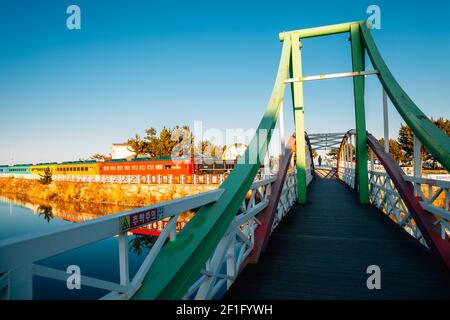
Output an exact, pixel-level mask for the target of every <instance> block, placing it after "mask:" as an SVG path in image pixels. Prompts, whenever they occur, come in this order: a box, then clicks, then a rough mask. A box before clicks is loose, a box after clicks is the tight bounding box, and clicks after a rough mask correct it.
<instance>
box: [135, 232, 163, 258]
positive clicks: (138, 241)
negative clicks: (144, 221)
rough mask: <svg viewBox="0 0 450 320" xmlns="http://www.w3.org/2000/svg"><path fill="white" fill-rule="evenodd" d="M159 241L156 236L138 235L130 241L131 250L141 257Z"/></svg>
mask: <svg viewBox="0 0 450 320" xmlns="http://www.w3.org/2000/svg"><path fill="white" fill-rule="evenodd" d="M157 239H158V237H156V236H147V235H136V236H135V237H134V238H132V239H131V240H130V250H131V251H132V252H134V253H135V254H137V255H138V256H140V255H141V254H142V253H143V252H148V250H150V249H151V247H152V246H153V245H154V244H155V242H156V240H157Z"/></svg>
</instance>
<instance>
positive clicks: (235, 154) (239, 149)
mask: <svg viewBox="0 0 450 320" xmlns="http://www.w3.org/2000/svg"><path fill="white" fill-rule="evenodd" d="M245 149H247V145H246V144H243V143H234V144H232V145H229V146H228V147H227V148H226V149H225V152H224V153H223V154H222V160H236V159H239V158H240V157H241V156H242V155H243V154H244V152H245Z"/></svg>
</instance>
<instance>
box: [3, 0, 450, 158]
mask: <svg viewBox="0 0 450 320" xmlns="http://www.w3.org/2000/svg"><path fill="white" fill-rule="evenodd" d="M449 3H450V2H449V1H447V0H443V1H428V2H423V1H411V0H409V1H364V0H363V1H348V0H346V1H336V0H333V1H324V0H320V1H319V0H317V1H301V0H295V1H289V0H283V1H267V2H265V1H261V0H259V1H242V0H241V1H233V0H227V1H204V2H203V1H113V0H108V1H98V0H96V1H94V0H88V1H87V0H86V1H84V0H71V1H64V0H59V1H56V0H55V1H24V0H15V1H12V0H3V1H1V2H0V110H1V113H0V114H1V126H0V137H1V139H0V163H8V162H9V161H10V158H11V157H13V158H14V161H15V162H16V163H20V162H25V163H28V162H40V161H50V160H54V161H62V160H74V159H78V158H82V157H83V158H85V157H89V156H90V155H92V154H94V153H98V152H99V153H104V154H107V153H109V152H110V150H109V148H110V145H111V143H113V142H123V141H126V140H127V138H129V137H131V136H133V135H134V134H135V133H141V134H143V132H144V129H145V128H148V127H150V126H153V127H156V128H157V129H160V128H161V127H162V126H174V125H176V124H187V125H190V126H193V123H194V121H196V120H201V121H203V127H204V129H209V128H217V129H220V130H225V129H230V128H231V129H235V128H242V129H248V128H255V127H256V126H257V124H258V123H259V121H260V119H261V116H262V113H263V110H264V108H265V106H266V103H267V99H268V98H269V96H270V93H271V90H272V86H273V83H274V79H275V75H276V70H277V67H278V62H279V57H280V52H281V43H280V42H279V41H278V33H279V32H280V31H287V30H293V29H301V28H306V27H314V26H320V25H326V24H335V23H341V22H348V21H356V20H363V19H366V18H367V17H368V15H367V13H366V8H367V7H368V6H369V5H370V4H376V5H378V6H379V7H380V8H381V30H374V31H373V35H374V38H375V40H376V42H377V44H378V47H379V49H380V51H381V53H382V55H383V57H384V59H385V61H386V62H387V64H388V66H389V67H390V69H391V71H392V72H393V74H394V76H395V77H396V78H397V80H398V81H399V83H400V84H401V85H402V86H403V88H404V89H405V90H406V92H408V94H409V95H410V96H411V98H412V99H413V100H414V101H415V102H416V103H417V104H418V105H419V107H420V108H421V109H422V111H424V112H425V114H427V115H428V116H434V117H438V116H444V117H447V118H449V117H450V111H449V110H450V108H449V101H450V90H449V89H450V88H449V83H450V81H449V75H450V30H449V28H448V17H449V15H450V4H449ZM70 4H77V5H78V6H79V7H80V8H81V30H68V29H67V27H66V19H67V17H68V15H67V14H66V8H67V7H68V6H69V5H70ZM347 38H348V36H347V35H336V36H330V37H326V38H316V39H306V40H305V41H304V46H303V63H304V74H305V75H314V74H319V73H332V72H345V71H350V70H351V60H350V59H351V56H350V47H349V42H348V41H347V40H348V39H347ZM368 68H371V66H370V64H369V66H368ZM287 93H289V92H287ZM352 94H353V93H352V82H351V79H336V80H327V81H320V82H314V83H313V82H311V83H306V84H305V117H306V130H307V131H308V132H339V131H346V130H348V129H350V128H353V127H354V115H353V112H354V111H353V96H352ZM286 97H287V98H288V96H286ZM381 103H382V100H381V87H380V85H379V83H378V80H377V79H376V78H375V77H371V78H368V80H367V94H366V109H367V123H368V125H367V126H368V130H369V131H371V132H373V133H374V134H375V135H377V136H381V135H382V113H381V110H382V109H381V108H382V107H381ZM285 107H286V109H285V110H286V111H285V114H286V123H287V125H286V128H287V131H289V132H291V131H292V130H293V124H292V111H291V105H290V99H286V105H285ZM390 115H391V124H392V125H391V134H392V135H393V136H396V134H397V131H398V127H399V124H400V120H401V119H400V117H399V116H398V115H397V112H396V111H395V110H394V108H393V107H392V105H391V106H390Z"/></svg>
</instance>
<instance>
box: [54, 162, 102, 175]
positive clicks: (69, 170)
mask: <svg viewBox="0 0 450 320" xmlns="http://www.w3.org/2000/svg"><path fill="white" fill-rule="evenodd" d="M53 173H54V174H55V175H75V176H95V175H98V174H99V163H98V162H97V161H70V162H63V163H60V164H58V165H56V167H55V171H54V172H53Z"/></svg>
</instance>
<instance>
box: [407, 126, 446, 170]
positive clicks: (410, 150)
mask: <svg viewBox="0 0 450 320" xmlns="http://www.w3.org/2000/svg"><path fill="white" fill-rule="evenodd" d="M431 121H432V122H433V124H434V125H435V126H437V127H438V128H439V129H441V130H442V131H443V132H444V133H445V134H446V135H447V136H450V120H448V119H444V118H442V117H440V118H438V119H436V120H435V119H433V118H431ZM398 142H399V144H400V146H401V149H402V150H403V151H404V160H405V161H407V162H412V160H413V157H414V133H413V131H412V130H411V128H409V127H408V126H407V125H406V124H405V125H404V124H401V125H400V129H399V132H398ZM421 153H422V159H423V161H430V162H432V164H433V167H436V165H437V160H436V159H435V158H434V157H433V155H432V154H431V153H429V152H428V150H426V148H425V147H424V146H422V150H421Z"/></svg>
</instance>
